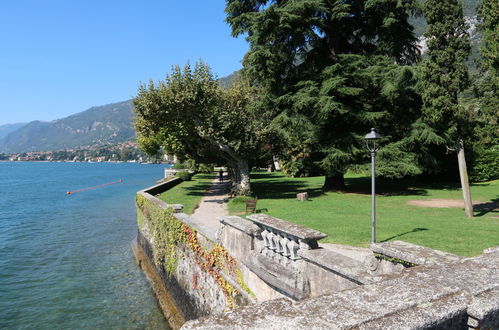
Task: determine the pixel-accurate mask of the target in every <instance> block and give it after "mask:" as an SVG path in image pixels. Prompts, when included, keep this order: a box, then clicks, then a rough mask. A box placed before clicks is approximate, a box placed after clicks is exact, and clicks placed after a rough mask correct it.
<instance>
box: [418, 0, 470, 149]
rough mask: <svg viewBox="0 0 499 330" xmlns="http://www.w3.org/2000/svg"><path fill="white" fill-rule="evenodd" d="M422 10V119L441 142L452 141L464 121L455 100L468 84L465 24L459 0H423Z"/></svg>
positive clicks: (458, 134)
mask: <svg viewBox="0 0 499 330" xmlns="http://www.w3.org/2000/svg"><path fill="white" fill-rule="evenodd" d="M423 12H424V15H425V18H426V22H427V23H428V30H427V32H426V33H425V37H426V38H427V40H428V51H427V54H426V55H427V57H426V58H425V59H424V60H423V63H422V73H423V74H422V99H423V119H424V122H425V123H427V124H428V125H429V126H430V127H431V128H432V129H433V130H434V131H435V134H436V135H438V136H440V137H441V138H442V140H441V142H444V141H445V142H446V143H448V144H449V145H452V144H453V143H455V141H456V139H457V136H461V137H462V135H463V133H464V131H463V130H464V129H465V126H466V121H467V118H466V117H467V116H466V114H465V112H464V109H463V108H462V107H461V106H460V105H459V100H458V97H459V93H460V92H462V91H463V90H464V89H465V88H466V87H467V86H468V84H469V78H468V68H467V67H466V64H465V62H466V59H467V58H468V56H469V53H470V49H471V47H470V42H469V36H468V33H467V25H466V23H465V21H464V18H463V10H462V7H461V4H460V3H459V1H458V0H425V1H424V4H423Z"/></svg>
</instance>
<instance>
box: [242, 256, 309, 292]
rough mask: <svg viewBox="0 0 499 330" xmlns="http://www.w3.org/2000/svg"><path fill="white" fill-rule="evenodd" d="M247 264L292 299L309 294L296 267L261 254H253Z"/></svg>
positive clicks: (269, 283) (264, 279)
mask: <svg viewBox="0 0 499 330" xmlns="http://www.w3.org/2000/svg"><path fill="white" fill-rule="evenodd" d="M246 265H247V266H248V268H250V269H251V271H252V272H253V273H255V274H256V275H257V276H258V277H259V278H261V279H262V280H263V281H264V282H265V283H267V284H268V285H270V286H271V287H273V288H274V289H276V290H277V291H279V292H281V293H282V294H284V295H286V296H287V297H289V298H291V299H295V300H299V299H302V298H304V297H305V296H308V294H309V291H308V287H307V286H306V285H305V283H303V277H302V276H301V275H302V274H300V273H299V271H298V269H296V268H294V267H289V265H281V264H279V263H277V262H275V261H274V260H272V259H271V258H268V257H266V256H264V255H261V254H253V256H252V258H250V259H249V262H248V263H246Z"/></svg>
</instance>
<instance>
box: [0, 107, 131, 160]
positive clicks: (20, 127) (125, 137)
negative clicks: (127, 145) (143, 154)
mask: <svg viewBox="0 0 499 330" xmlns="http://www.w3.org/2000/svg"><path fill="white" fill-rule="evenodd" d="M133 117H134V112H133V103H132V101H131V100H128V101H124V102H118V103H112V104H108V105H104V106H99V107H92V108H90V109H88V110H86V111H83V112H80V113H77V114H75V115H71V116H69V117H66V118H63V119H58V120H54V121H50V122H41V121H32V122H30V123H27V124H13V125H3V126H0V152H4V153H14V152H27V151H50V150H59V149H71V148H76V147H92V146H98V145H104V144H109V143H111V144H115V143H120V142H125V141H129V140H134V139H135V130H134V128H133Z"/></svg>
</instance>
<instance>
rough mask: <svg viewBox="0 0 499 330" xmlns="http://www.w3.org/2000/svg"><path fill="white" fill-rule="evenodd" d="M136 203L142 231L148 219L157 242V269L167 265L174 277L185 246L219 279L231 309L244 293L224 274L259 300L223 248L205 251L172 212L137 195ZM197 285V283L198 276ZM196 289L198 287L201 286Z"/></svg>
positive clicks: (187, 227)
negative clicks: (178, 249) (178, 247)
mask: <svg viewBox="0 0 499 330" xmlns="http://www.w3.org/2000/svg"><path fill="white" fill-rule="evenodd" d="M136 203H137V208H138V219H137V220H138V223H139V228H141V227H142V225H143V222H144V219H147V223H148V226H149V231H150V233H151V236H152V238H153V242H152V243H153V245H154V249H153V255H154V262H155V263H156V265H163V266H164V268H165V270H166V272H167V273H168V274H169V275H170V276H171V275H172V274H173V273H174V272H175V271H176V270H177V265H178V256H177V246H179V245H180V244H182V243H185V244H186V245H187V246H188V247H189V249H190V250H192V251H193V252H194V255H195V262H196V264H197V265H198V266H199V268H200V269H201V270H202V271H204V272H206V273H208V274H210V275H211V276H212V277H213V278H214V279H215V281H216V282H217V284H218V286H219V287H220V288H221V290H222V292H223V293H224V296H225V298H226V301H227V307H228V308H229V309H233V308H234V307H235V305H236V304H235V297H236V296H238V295H240V293H239V292H238V290H237V289H236V288H235V287H234V286H233V285H231V284H230V283H229V282H228V281H227V280H226V279H225V278H224V277H223V276H222V272H224V273H225V274H228V275H230V276H232V277H233V278H235V279H236V281H237V283H238V284H239V285H240V287H241V288H242V289H243V290H245V291H246V292H248V293H249V294H250V295H251V296H253V297H255V295H254V293H253V292H251V290H250V289H249V288H248V286H247V285H246V284H245V283H244V280H243V276H242V273H241V271H240V269H239V267H238V265H237V261H236V260H235V259H234V258H233V257H231V256H230V255H229V253H228V252H227V250H226V249H225V248H224V247H223V246H221V245H215V246H213V247H212V248H211V249H210V250H205V249H204V248H203V247H202V246H201V243H200V242H199V238H198V235H197V232H196V230H194V229H192V228H190V227H189V226H187V225H186V224H184V223H183V222H181V221H180V220H178V219H177V218H175V217H174V216H173V211H172V209H170V208H167V209H163V208H161V207H160V206H158V205H156V204H154V203H152V202H150V201H149V200H148V199H147V198H145V197H144V196H142V195H137V197H136ZM193 281H196V282H197V279H196V278H195V277H194V276H193ZM193 286H194V287H197V283H194V285H193Z"/></svg>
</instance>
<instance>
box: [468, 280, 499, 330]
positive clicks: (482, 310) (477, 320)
mask: <svg viewBox="0 0 499 330" xmlns="http://www.w3.org/2000/svg"><path fill="white" fill-rule="evenodd" d="M468 315H469V316H470V320H469V321H468V325H470V326H472V327H475V328H477V327H481V328H483V329H498V328H499V286H498V287H495V288H493V289H490V290H487V291H484V292H482V293H480V294H478V295H476V296H475V297H473V301H472V303H471V305H470V306H469V307H468ZM473 321H474V322H473ZM470 323H471V324H470Z"/></svg>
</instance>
